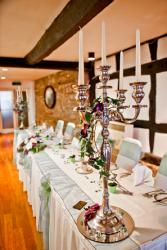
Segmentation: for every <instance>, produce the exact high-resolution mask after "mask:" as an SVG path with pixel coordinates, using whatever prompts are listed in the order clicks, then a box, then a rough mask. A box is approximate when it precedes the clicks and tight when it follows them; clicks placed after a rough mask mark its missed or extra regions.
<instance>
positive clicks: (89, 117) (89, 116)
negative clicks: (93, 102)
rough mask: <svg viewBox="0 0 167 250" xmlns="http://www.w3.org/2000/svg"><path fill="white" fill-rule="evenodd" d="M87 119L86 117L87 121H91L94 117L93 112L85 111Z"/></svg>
mask: <svg viewBox="0 0 167 250" xmlns="http://www.w3.org/2000/svg"><path fill="white" fill-rule="evenodd" d="M85 119H86V121H87V122H90V120H91V119H92V114H91V113H89V112H86V113H85Z"/></svg>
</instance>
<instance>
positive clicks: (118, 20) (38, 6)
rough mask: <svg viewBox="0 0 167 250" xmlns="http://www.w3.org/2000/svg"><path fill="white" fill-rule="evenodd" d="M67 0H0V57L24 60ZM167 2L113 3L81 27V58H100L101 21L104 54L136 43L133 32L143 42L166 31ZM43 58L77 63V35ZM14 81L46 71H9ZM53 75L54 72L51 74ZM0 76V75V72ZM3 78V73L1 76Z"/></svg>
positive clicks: (124, 0)
mask: <svg viewBox="0 0 167 250" xmlns="http://www.w3.org/2000/svg"><path fill="white" fill-rule="evenodd" d="M67 2H68V0H61V1H60V0H47V1H45V0H40V1H38V0H17V1H14V0H13V1H11V0H1V1H0V56H8V57H24V56H25V55H26V54H27V53H28V52H29V51H30V50H31V49H32V48H33V47H34V46H35V44H36V43H37V41H38V40H39V39H40V37H41V36H42V34H43V33H44V32H45V30H46V29H47V28H48V27H49V25H50V24H51V22H52V21H53V20H54V18H55V17H56V16H57V15H58V13H59V12H60V11H61V10H62V9H63V7H64V6H65V5H66V4H67ZM166 13H167V0H140V1H137V0H115V1H114V2H113V3H111V4H110V5H109V6H108V7H107V8H105V9H104V10H103V11H102V12H101V13H100V14H98V15H97V16H96V17H95V18H94V19H92V20H91V21H90V22H89V23H88V24H87V25H86V26H85V27H84V29H83V30H84V57H85V60H87V55H88V52H89V51H94V52H95V55H96V57H97V58H98V57H100V51H101V49H100V42H101V41H100V39H101V22H102V21H105V22H106V27H107V54H111V53H114V52H117V51H120V50H122V49H124V48H127V47H129V46H131V45H134V44H135V30H136V28H139V29H140V31H141V41H145V40H148V39H151V38H154V37H157V36H159V35H162V34H164V33H166V31H167V28H166V27H167V14H166ZM46 59H48V60H63V61H77V60H78V34H76V35H74V36H73V37H72V38H71V39H69V40H68V41H67V42H66V43H64V45H62V46H61V47H59V48H58V49H57V50H55V51H54V52H52V53H51V54H50V55H49V56H48V57H47V58H46ZM9 72H10V77H11V78H12V77H13V79H15V80H16V79H17V80H19V79H20V80H21V79H23V78H24V80H25V78H26V79H28V80H33V79H38V78H40V77H43V76H44V75H47V74H50V71H47V70H36V69H35V70H31V69H25V70H24V69H14V68H13V69H10V70H9V71H8V72H3V74H6V75H7V74H8V75H9ZM52 72H55V71H51V73H52ZM1 73H2V72H1ZM1 73H0V74H1ZM1 75H2V74H1Z"/></svg>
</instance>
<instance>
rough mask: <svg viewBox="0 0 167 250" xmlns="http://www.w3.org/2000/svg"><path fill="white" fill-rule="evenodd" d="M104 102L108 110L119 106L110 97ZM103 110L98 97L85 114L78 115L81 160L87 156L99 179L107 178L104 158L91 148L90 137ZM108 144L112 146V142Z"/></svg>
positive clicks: (95, 149)
mask: <svg viewBox="0 0 167 250" xmlns="http://www.w3.org/2000/svg"><path fill="white" fill-rule="evenodd" d="M106 102H107V106H108V109H109V110H110V108H114V107H115V108H116V107H117V106H118V104H119V100H117V99H113V98H110V97H107V98H106ZM103 109H104V105H103V102H102V99H101V97H99V98H97V99H95V100H94V102H93V104H92V106H91V107H89V108H88V109H87V110H86V111H85V113H80V123H81V124H82V129H81V133H80V145H81V152H80V153H81V158H82V159H83V158H84V157H85V156H87V157H88V158H89V162H90V164H91V165H92V167H94V168H96V169H98V170H99V173H100V177H101V176H108V173H107V172H106V171H105V170H104V165H105V158H104V157H103V156H101V154H100V152H98V150H97V148H96V147H93V141H92V135H93V133H94V132H95V129H96V125H97V121H98V120H100V119H102V115H103ZM93 139H94V138H93ZM109 143H110V144H112V143H113V141H112V140H111V139H109ZM95 154H96V155H97V157H95V158H93V157H92V156H93V155H95Z"/></svg>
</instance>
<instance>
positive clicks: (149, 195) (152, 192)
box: [143, 189, 164, 198]
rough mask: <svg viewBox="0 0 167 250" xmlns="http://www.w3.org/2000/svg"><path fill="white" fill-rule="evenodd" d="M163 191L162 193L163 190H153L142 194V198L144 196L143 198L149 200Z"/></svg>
mask: <svg viewBox="0 0 167 250" xmlns="http://www.w3.org/2000/svg"><path fill="white" fill-rule="evenodd" d="M163 191H164V190H163V189H157V190H153V191H150V192H147V193H144V194H143V196H145V197H147V198H151V197H153V196H154V195H155V194H158V193H160V192H163Z"/></svg>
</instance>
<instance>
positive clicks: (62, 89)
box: [35, 71, 79, 126]
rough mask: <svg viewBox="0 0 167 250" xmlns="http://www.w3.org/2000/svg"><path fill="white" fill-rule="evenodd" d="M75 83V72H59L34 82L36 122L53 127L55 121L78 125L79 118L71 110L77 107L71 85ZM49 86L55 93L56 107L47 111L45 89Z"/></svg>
mask: <svg viewBox="0 0 167 250" xmlns="http://www.w3.org/2000/svg"><path fill="white" fill-rule="evenodd" d="M76 82H77V71H59V72H57V73H55V74H52V75H49V76H47V77H44V78H41V79H39V80H37V81H35V101H36V122H37V124H42V123H43V122H45V123H46V124H47V125H52V126H55V124H56V122H57V120H59V119H61V120H64V121H65V123H67V122H68V121H70V122H74V123H75V124H78V123H79V116H78V113H77V112H74V111H73V108H74V107H75V106H77V102H76V100H75V93H74V92H73V90H72V85H73V84H76ZM48 85H51V86H53V88H54V90H55V91H56V105H55V106H54V108H52V109H49V108H48V107H47V106H46V105H45V102H44V91H45V88H46V87H47V86H48Z"/></svg>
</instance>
